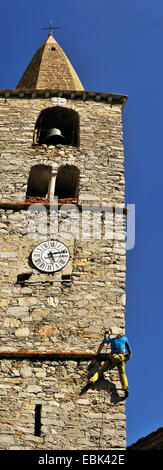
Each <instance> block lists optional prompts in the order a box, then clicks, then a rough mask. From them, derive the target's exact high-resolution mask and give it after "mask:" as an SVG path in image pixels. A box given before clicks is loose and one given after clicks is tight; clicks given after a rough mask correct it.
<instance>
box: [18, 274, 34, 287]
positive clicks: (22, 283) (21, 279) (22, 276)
mask: <svg viewBox="0 0 163 470" xmlns="http://www.w3.org/2000/svg"><path fill="white" fill-rule="evenodd" d="M31 276H32V273H22V274H18V275H17V281H16V285H17V284H19V285H20V286H21V287H25V281H28V279H29V278H30V277H31Z"/></svg>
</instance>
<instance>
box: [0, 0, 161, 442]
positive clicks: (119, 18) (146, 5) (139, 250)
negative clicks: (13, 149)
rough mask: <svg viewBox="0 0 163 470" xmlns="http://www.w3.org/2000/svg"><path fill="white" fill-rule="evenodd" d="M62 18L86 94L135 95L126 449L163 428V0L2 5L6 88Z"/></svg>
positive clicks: (129, 164)
mask: <svg viewBox="0 0 163 470" xmlns="http://www.w3.org/2000/svg"><path fill="white" fill-rule="evenodd" d="M50 19H52V20H53V22H55V21H56V25H57V26H61V27H62V29H61V30H59V31H56V33H55V37H56V40H57V41H58V42H59V44H60V45H61V47H62V48H63V50H64V51H65V53H66V54H67V55H68V57H69V59H70V61H71V62H72V64H73V66H74V67H75V69H76V71H77V73H78V75H79V77H80V79H81V81H82V83H83V85H84V88H85V89H86V90H95V91H105V92H109V93H122V94H127V95H128V101H127V104H126V105H125V108H124V111H123V127H124V148H125V177H126V204H127V203H128V204H135V205H136V243H135V247H134V249H133V250H130V251H128V252H127V283H126V291H127V307H126V334H127V336H128V338H129V341H130V343H131V346H132V350H133V358H132V360H131V361H130V362H129V363H127V365H126V371H127V375H128V380H129V385H130V396H129V398H128V400H127V404H126V414H127V444H128V445H130V444H131V443H133V442H135V441H136V440H137V439H139V438H140V437H142V436H145V435H147V434H148V433H150V432H152V431H153V430H156V429H157V428H159V427H160V426H162V399H163V396H162V388H163V378H162V327H163V324H162V323H163V321H162V290H163V289H162V261H163V255H162V233H163V217H162V204H163V196H162V173H163V144H162V135H163V119H162V107H163V93H162V88H163V87H162V82H163V54H162V45H163V2H162V0H155V1H153V0H137V1H134V0H78V1H76V0H69V1H66V0H55V1H54V0H46V2H45V0H39V1H38V0H36V1H35V2H33V1H32V0H28V2H27V1H23V2H22V1H20V0H5V1H4V0H2V1H1V28H0V44H1V49H0V62H1V74H0V88H15V86H16V84H17V82H18V80H19V78H20V77H21V75H22V73H23V71H24V70H25V68H26V66H27V65H28V63H29V61H30V60H31V58H32V56H33V54H34V53H35V52H36V50H37V49H38V47H39V46H40V45H41V44H42V43H43V41H44V40H45V39H46V37H47V32H46V31H43V30H41V28H42V27H45V26H48V25H49V20H50Z"/></svg>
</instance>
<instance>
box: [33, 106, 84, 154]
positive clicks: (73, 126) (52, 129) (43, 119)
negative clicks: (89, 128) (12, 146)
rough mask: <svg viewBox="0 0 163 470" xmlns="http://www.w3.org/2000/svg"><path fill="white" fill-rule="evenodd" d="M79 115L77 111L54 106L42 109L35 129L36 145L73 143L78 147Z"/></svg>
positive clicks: (34, 140)
mask: <svg viewBox="0 0 163 470" xmlns="http://www.w3.org/2000/svg"><path fill="white" fill-rule="evenodd" d="M79 133H80V131H79V115H78V113H77V112H76V111H74V110H72V109H68V108H64V107H62V106H54V107H51V108H46V109H43V111H41V113H40V115H39V117H38V119H37V121H36V124H35V130H34V138H33V143H34V145H42V144H46V145H58V144H61V145H72V146H75V147H78V146H79V144H80V136H79Z"/></svg>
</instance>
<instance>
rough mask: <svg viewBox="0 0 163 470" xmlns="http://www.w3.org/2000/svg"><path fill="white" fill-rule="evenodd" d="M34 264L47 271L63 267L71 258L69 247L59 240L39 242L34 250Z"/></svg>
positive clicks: (32, 256) (50, 271)
mask: <svg viewBox="0 0 163 470" xmlns="http://www.w3.org/2000/svg"><path fill="white" fill-rule="evenodd" d="M31 258H32V262H33V264H34V266H35V267H36V268H37V269H39V271H43V272H46V273H53V272H55V271H60V269H63V268H64V267H65V266H66V264H67V263H68V261H69V259H70V253H69V249H68V248H67V246H66V245H64V243H61V242H60V241H58V240H47V241H45V242H42V243H39V245H37V246H36V247H35V248H34V250H33V251H32V255H31Z"/></svg>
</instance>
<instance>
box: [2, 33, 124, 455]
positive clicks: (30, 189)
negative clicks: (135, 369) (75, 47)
mask: <svg viewBox="0 0 163 470" xmlns="http://www.w3.org/2000/svg"><path fill="white" fill-rule="evenodd" d="M126 99H127V97H126V96H122V95H116V94H111V93H102V92H96V91H85V90H84V88H83V86H82V84H81V82H80V80H79V78H78V76H77V74H76V72H75V70H74V68H73V67H72V65H71V63H70V62H69V60H68V58H67V57H66V55H65V54H64V52H63V50H62V49H61V47H60V46H59V45H58V43H57V42H56V40H55V39H54V37H53V35H52V33H51V32H50V34H49V36H48V38H47V40H46V41H45V42H44V44H43V45H42V46H41V47H40V48H39V49H38V51H37V52H36V54H35V55H34V57H33V58H32V60H31V62H30V64H29V65H28V67H27V69H26V70H25V72H24V74H23V76H22V78H21V79H20V81H19V83H18V85H17V87H16V88H15V89H12V90H8V89H5V90H0V116H1V117H0V146H1V160H0V167H1V189H0V215H1V221H0V235H1V246H0V264H1V269H0V287H1V297H0V313H1V314H0V323H1V326H0V334H1V343H0V407H1V429H0V449H10V450H11V449H18V450H20V449H22V450H24V449H26V450H27V449H30V450H33V449H35V450H36V449H45V450H46V449H49V450H50V449H51V450H55V449H62V450H64V449H70V450H72V449H74V450H78V449H81V450H83V449H99V448H102V449H125V447H126V428H125V401H124V394H123V391H122V390H121V385H120V382H119V377H118V372H117V369H113V370H111V371H109V372H107V373H105V375H104V376H103V378H101V379H100V381H99V382H98V383H97V384H95V385H94V386H93V388H92V389H90V390H88V391H87V392H86V393H83V394H82V395H80V392H81V390H82V388H83V387H84V385H85V384H86V383H87V380H88V377H90V375H92V374H93V373H94V371H95V370H96V368H97V367H98V366H99V363H100V361H101V360H102V359H103V358H104V357H106V353H107V352H108V351H109V349H108V351H106V349H105V348H104V349H103V350H102V352H100V353H99V347H100V344H101V341H102V339H103V335H104V331H105V330H106V329H108V327H111V328H112V333H113V335H115V334H117V333H121V334H124V332H125V270H126V262H125V260H126V257H125V256H126V255H125V240H124V231H125V219H126V209H125V181H124V149H123V133H122V109H123V106H124V104H125V102H126ZM104 416H105V424H104Z"/></svg>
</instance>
